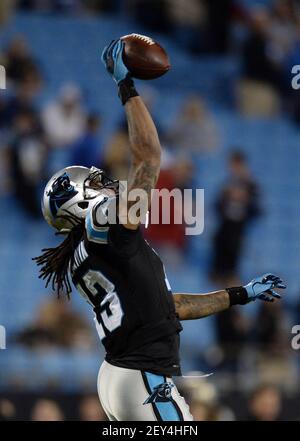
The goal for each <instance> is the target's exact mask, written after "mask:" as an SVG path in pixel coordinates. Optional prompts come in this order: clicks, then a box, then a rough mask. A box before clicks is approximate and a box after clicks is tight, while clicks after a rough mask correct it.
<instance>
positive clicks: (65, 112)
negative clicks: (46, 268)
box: [0, 0, 300, 421]
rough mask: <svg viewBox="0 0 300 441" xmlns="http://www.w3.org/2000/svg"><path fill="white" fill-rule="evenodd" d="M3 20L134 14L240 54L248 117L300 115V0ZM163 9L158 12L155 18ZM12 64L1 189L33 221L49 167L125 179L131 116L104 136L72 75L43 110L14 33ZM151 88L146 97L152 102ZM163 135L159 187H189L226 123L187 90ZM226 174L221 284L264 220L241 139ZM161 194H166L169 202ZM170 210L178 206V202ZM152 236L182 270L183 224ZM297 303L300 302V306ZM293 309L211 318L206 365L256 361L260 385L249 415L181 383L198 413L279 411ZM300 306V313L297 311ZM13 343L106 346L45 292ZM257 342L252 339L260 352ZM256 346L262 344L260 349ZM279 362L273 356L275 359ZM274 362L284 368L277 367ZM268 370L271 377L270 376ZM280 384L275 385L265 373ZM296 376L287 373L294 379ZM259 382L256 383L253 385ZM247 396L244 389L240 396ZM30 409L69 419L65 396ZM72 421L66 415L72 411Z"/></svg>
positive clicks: (199, 43)
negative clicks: (294, 90) (297, 90)
mask: <svg viewBox="0 0 300 441" xmlns="http://www.w3.org/2000/svg"><path fill="white" fill-rule="evenodd" d="M0 3H1V5H0V20H2V21H4V20H9V15H10V13H13V8H14V6H15V7H18V8H20V9H22V10H26V11H28V10H38V11H39V12H46V13H58V12H59V13H66V14H74V13H76V14H83V13H84V14H94V13H95V14H97V13H101V14H103V13H116V14H125V15H126V14H130V15H131V16H134V18H135V19H136V20H137V21H138V22H139V23H140V24H143V25H144V26H145V27H146V28H147V29H150V30H154V31H159V32H165V33H166V34H168V35H169V36H171V37H172V38H174V41H176V42H177V44H178V45H179V46H180V47H182V49H183V50H186V51H188V52H190V53H191V54H193V56H201V55H207V54H214V55H221V56H222V55H225V54H236V53H239V54H240V59H241V70H240V76H239V79H238V81H237V82H236V108H237V110H238V111H239V112H241V113H242V114H244V115H255V116H268V117H273V116H276V115H278V114H279V113H280V112H281V111H282V110H285V111H287V112H288V113H289V115H290V116H291V118H293V119H294V121H295V122H296V123H299V122H300V101H299V96H298V95H296V94H291V93H290V85H289V81H290V71H291V67H292V66H293V64H297V59H299V58H300V53H299V51H300V8H299V6H298V2H296V1H293V0H278V1H274V2H272V4H271V6H270V7H262V6H260V7H255V8H253V9H250V10H248V9H246V8H245V7H244V6H243V4H242V2H240V1H234V0H226V1H225V0H223V1H222V2H220V1H218V2H217V1H216V0H126V1H121V0H115V1H108V0H99V1H97V0H89V1H85V2H83V1H81V0H68V1H66V0H19V1H15V2H9V1H5V0H2V1H1V2H0ZM157 14H159V16H160V20H159V22H158V21H157ZM0 64H1V65H4V66H5V68H6V72H7V80H8V93H6V94H5V95H4V94H0V132H1V141H0V195H8V194H9V195H14V196H15V198H16V200H17V201H18V203H19V204H20V207H22V209H23V210H24V213H26V214H27V215H28V216H29V217H30V218H32V219H34V220H35V221H37V222H38V221H39V220H40V218H41V211H40V197H41V191H42V189H43V186H44V184H45V182H46V181H47V179H48V178H49V176H51V174H52V173H53V172H54V171H56V169H59V168H60V167H64V166H66V165H67V164H77V165H83V166H87V167H90V166H92V165H94V166H97V167H101V168H104V169H105V170H106V171H107V172H108V173H109V174H111V175H112V176H113V177H114V178H119V179H124V178H126V173H127V170H128V165H129V155H128V151H129V149H128V142H129V140H128V135H127V127H126V122H125V121H124V120H121V121H119V122H118V124H116V127H115V129H114V131H113V133H112V135H111V137H110V139H109V140H106V141H105V142H104V140H103V137H102V127H103V125H104V124H105V115H100V114H98V113H95V112H93V111H91V110H90V109H88V107H87V105H86V103H85V100H84V97H83V94H82V91H81V89H80V87H79V86H78V85H77V84H71V83H66V84H64V85H63V86H62V87H61V88H60V89H59V90H58V91H57V95H56V96H54V97H53V98H52V100H51V101H50V102H48V103H46V104H45V105H43V107H42V108H40V107H39V105H38V104H37V103H38V97H39V95H40V94H41V92H42V91H43V90H44V88H46V87H47V74H46V72H44V69H43V64H42V60H38V59H36V58H35V57H34V55H33V54H32V52H31V49H30V47H29V45H28V44H27V42H26V39H25V38H24V37H23V36H20V35H18V36H16V37H14V38H12V39H11V40H10V41H9V43H8V45H7V46H6V47H4V48H3V50H2V52H1V53H0ZM153 97H154V95H152V94H151V93H150V96H145V100H146V102H147V105H148V106H149V107H150V108H151V106H152V99H153ZM160 136H161V140H162V143H163V148H164V152H163V162H162V171H161V174H160V177H159V181H158V184H157V188H159V189H160V188H167V189H169V190H172V189H173V188H179V189H180V190H181V191H183V190H184V189H185V188H192V187H193V185H194V173H195V170H194V164H193V157H194V156H193V155H197V156H198V157H200V158H201V154H202V153H205V152H210V151H214V150H216V149H218V148H219V146H220V145H221V136H222V135H221V130H220V128H219V127H218V124H217V123H216V120H215V118H214V115H213V113H212V112H211V111H210V109H209V106H208V104H207V103H206V102H205V100H204V99H203V97H201V96H200V95H198V94H195V93H193V94H191V95H189V96H186V97H185V99H184V100H183V103H182V107H181V108H179V109H178V112H177V117H176V118H175V119H174V121H173V122H172V123H171V124H170V126H169V127H168V129H167V130H163V129H162V130H161V131H160ZM226 174H227V176H226V179H225V181H224V182H223V184H222V185H221V187H220V188H219V190H218V194H217V197H216V200H215V202H214V209H215V214H216V224H215V228H214V231H213V234H212V238H211V249H210V253H211V263H210V267H209V268H208V271H207V275H208V277H209V278H210V280H211V281H212V283H214V286H217V287H219V286H220V287H224V286H229V285H235V284H239V283H240V279H239V277H240V268H239V265H240V261H241V257H242V255H243V251H244V242H245V237H246V236H247V231H248V228H249V226H250V225H251V224H252V223H253V222H259V219H260V216H263V215H264V213H263V212H262V209H261V207H262V205H263V204H262V201H261V199H262V197H263V196H262V194H261V191H260V187H259V182H257V177H256V176H255V175H253V173H252V171H251V168H250V165H249V162H248V158H247V156H246V155H245V153H243V148H239V147H236V146H233V147H232V151H231V153H230V154H229V156H228V159H227V171H226ZM161 203H163V200H162V202H161ZM171 208H172V207H171ZM145 235H146V237H147V239H149V240H150V241H151V243H152V244H153V245H154V246H155V247H156V248H157V249H158V250H159V252H160V254H161V255H162V257H163V259H164V258H165V259H167V261H168V262H169V263H170V264H173V265H174V266H175V267H176V265H179V264H180V263H181V262H182V259H183V256H184V253H185V250H186V249H187V247H188V246H189V242H188V238H187V236H186V235H185V232H184V225H178V224H176V223H175V221H174V219H173V218H171V222H170V225H150V226H149V227H148V228H147V229H146V230H145ZM299 311H300V309H299ZM285 314H286V312H285V310H283V309H282V306H281V305H280V303H276V304H275V305H271V307H270V306H269V305H268V304H267V305H265V304H260V305H259V308H258V311H257V315H256V317H255V319H254V320H249V318H248V317H247V316H245V315H244V314H243V311H242V310H241V309H238V308H235V309H230V310H228V311H226V312H224V313H222V314H219V315H217V316H216V317H215V318H214V330H215V334H216V345H215V346H214V347H212V348H210V350H209V351H207V353H204V354H202V355H201V359H200V356H199V364H200V365H202V366H204V368H205V370H206V369H208V370H209V369H211V368H217V369H218V371H219V372H223V373H224V374H225V377H224V378H226V373H229V372H230V374H231V375H232V374H233V380H231V381H233V382H235V381H238V378H239V377H238V375H239V373H240V372H244V374H245V372H246V373H247V372H248V371H249V370H250V368H251V367H253V366H255V370H256V377H257V380H259V381H260V383H261V385H260V386H259V387H254V386H253V387H252V393H251V395H250V396H249V397H248V408H247V409H245V410H244V415H241V414H239V413H238V410H237V411H236V409H233V407H231V406H230V403H228V404H227V403H226V404H223V400H222V397H220V396H218V393H217V391H216V389H215V388H214V386H212V385H211V384H210V383H208V382H205V381H200V382H199V381H198V382H195V384H194V383H193V382H190V383H188V382H187V383H186V384H182V385H181V386H182V389H183V390H185V391H186V393H188V395H189V397H190V403H191V409H192V413H193V415H194V417H195V419H196V420H199V421H203V420H224V419H225V420H232V419H238V418H239V419H247V420H269V421H271V420H277V419H280V418H281V417H282V408H283V405H282V400H283V397H282V395H281V391H280V389H279V388H278V387H277V386H274V384H275V385H276V384H279V383H281V382H282V378H283V377H284V372H291V368H290V358H289V356H288V353H287V351H288V349H287V348H288V347H289V344H288V342H287V341H286V340H285V337H284V336H286V335H287V332H286V331H285V330H286V324H287V318H286V316H285ZM299 315H300V313H299ZM13 340H14V342H16V343H18V344H20V345H22V346H24V347H26V348H29V349H31V350H35V351H40V350H42V351H44V350H47V349H51V348H53V347H56V348H63V349H66V350H68V349H74V348H78V349H80V350H82V349H84V350H93V348H95V346H96V345H97V344H98V341H95V334H94V332H93V331H91V327H90V324H89V323H86V322H85V320H84V319H83V318H82V317H81V316H80V315H78V313H77V312H76V311H75V310H73V309H72V307H71V306H70V304H69V303H67V302H65V301H62V300H60V301H58V300H57V299H55V298H50V300H46V301H45V302H44V304H42V306H41V307H40V308H39V309H38V310H37V312H36V314H35V316H34V317H33V320H32V322H31V323H28V326H27V328H26V329H24V330H23V331H22V332H20V333H18V334H17V335H15V336H13ZM253 348H256V351H255V353H254V352H253ZM257 349H258V350H257ZM275 361H276V363H275ZM275 365H276V367H275ZM266 373H267V378H266ZM270 380H271V381H272V384H269V383H267V381H270ZM290 382H292V378H291V377H290V375H288V376H287V377H286V383H287V385H288V386H289V384H290ZM250 386H251V385H250ZM243 398H244V399H245V397H243ZM74 412H75V415H79V419H81V420H93V419H95V420H103V419H104V415H103V411H102V410H101V408H100V405H99V402H98V399H97V398H96V397H93V396H87V397H83V398H82V399H80V400H78V408H77V410H76V411H74ZM16 417H18V409H16V408H15V405H14V401H13V399H11V400H10V399H2V400H1V399H0V419H1V418H2V419H14V418H16ZM29 418H30V419H31V420H34V421H38V420H64V419H65V418H67V416H66V414H65V410H64V408H63V406H62V405H61V404H60V402H59V401H56V400H54V399H52V398H39V399H38V400H37V401H36V402H35V403H34V404H33V405H32V406H31V407H30V411H29ZM68 418H69V417H68Z"/></svg>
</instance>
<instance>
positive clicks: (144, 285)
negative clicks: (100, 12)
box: [35, 40, 285, 421]
mask: <svg viewBox="0 0 300 441" xmlns="http://www.w3.org/2000/svg"><path fill="white" fill-rule="evenodd" d="M123 46H124V43H123V42H122V41H121V40H117V41H113V42H112V43H111V44H110V45H109V46H108V47H107V48H106V49H105V50H104V52H103V54H102V61H103V63H104V65H105V66H106V68H107V70H108V72H109V73H110V75H111V76H112V78H113V79H114V81H115V82H116V83H117V87H118V91H119V97H120V99H121V102H122V104H123V106H124V109H125V113H126V117H127V122H128V131H129V139H130V153H131V159H132V161H131V168H130V170H129V173H128V191H131V190H133V189H142V190H144V193H145V194H146V196H147V197H145V198H144V199H142V204H143V203H144V204H147V206H146V207H144V208H145V209H146V210H148V208H149V205H150V200H151V190H152V189H154V188H155V185H156V181H157V178H158V175H159V171H160V160H161V146H160V142H159V138H158V135H157V131H156V128H155V125H154V123H153V121H152V118H151V116H150V114H149V112H148V110H147V109H146V107H145V105H144V103H143V101H142V99H141V98H140V97H139V95H138V92H137V90H136V88H135V85H134V82H133V80H132V78H131V76H130V73H129V72H128V70H127V68H126V66H125V65H124V63H123V60H122V52H123ZM122 198H123V195H122V192H121V191H120V188H119V182H118V181H116V180H112V179H110V178H109V177H108V176H107V175H106V174H105V173H104V171H103V170H99V169H97V168H95V167H92V168H91V169H88V168H85V167H78V166H72V167H67V168H65V169H64V170H61V171H59V172H58V173H56V174H55V175H54V176H53V177H52V178H51V179H50V181H49V182H48V184H47V186H46V188H45V192H44V197H43V206H42V209H43V214H44V217H45V219H46V221H47V222H48V223H49V224H50V225H51V226H53V227H54V228H55V229H56V230H57V232H58V234H64V235H66V238H65V240H64V241H63V242H62V243H61V244H60V245H59V246H57V247H56V248H48V249H44V250H43V252H44V253H43V255H42V256H40V257H37V258H35V259H36V261H37V264H38V265H40V266H41V270H40V272H41V273H40V277H42V278H43V279H45V281H46V285H48V284H49V283H50V284H51V285H52V288H53V289H54V290H56V291H57V292H58V294H61V293H66V294H67V295H68V296H69V294H70V293H71V280H72V281H73V284H74V285H75V287H76V288H77V290H78V292H79V293H80V294H81V295H82V296H83V298H84V299H85V300H86V301H87V302H88V303H89V304H90V305H91V307H92V308H93V311H94V313H95V324H96V328H97V330H98V333H99V336H100V339H101V340H102V343H103V345H104V347H105V350H106V357H105V361H104V362H103V364H102V366H101V368H100V371H99V376H98V392H99V397H100V401H101V404H102V406H103V409H104V411H105V412H106V414H107V416H108V418H109V419H110V420H117V421H128V420H132V421H138V420H140V421H151V420H152V421H176V420H178V421H179V420H181V421H188V420H192V416H191V414H190V412H189V408H188V405H187V404H186V402H185V400H184V398H183V397H181V396H180V394H179V392H178V390H177V388H176V386H175V384H174V382H173V379H172V377H173V376H180V375H181V370H180V360H179V333H180V331H181V330H182V326H181V321H182V320H190V319H200V318H202V317H206V316H208V315H211V314H215V313H217V312H220V311H224V310H226V309H227V308H230V307H233V306H234V305H238V304H247V303H249V302H251V301H253V300H256V299H261V300H265V301H270V302H271V301H273V300H274V299H277V298H280V295H279V294H278V293H277V292H276V291H274V288H281V289H284V288H285V285H284V284H283V282H282V280H281V279H280V278H279V277H277V276H275V275H273V274H265V275H263V276H261V277H257V278H256V279H254V280H252V281H251V282H250V283H248V284H247V285H246V286H239V287H232V288H227V289H224V290H223V291H217V292H212V293H208V294H184V293H176V294H173V293H172V291H171V288H170V285H169V283H168V280H167V277H166V274H165V270H164V265H163V263H162V261H161V259H160V258H159V256H158V255H157V254H156V252H155V251H154V250H153V249H152V248H151V246H150V245H149V244H148V243H147V242H146V241H145V240H144V238H143V234H142V230H141V228H140V225H139V222H138V221H132V220H131V219H130V218H129V217H128V216H127V211H128V210H130V208H131V206H132V204H133V203H134V202H132V201H127V203H126V204H121V199H122ZM113 205H114V206H116V207H119V208H120V207H121V205H123V209H122V208H120V209H119V211H118V217H117V222H110V221H109V211H110V207H111V206H113ZM124 206H125V208H124ZM141 211H142V210H141ZM121 220H122V221H121Z"/></svg>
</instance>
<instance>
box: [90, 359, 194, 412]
mask: <svg viewBox="0 0 300 441" xmlns="http://www.w3.org/2000/svg"><path fill="white" fill-rule="evenodd" d="M164 381H165V378H164V377H163V376H162V375H154V374H150V373H144V372H142V371H139V370H135V369H126V368H121V367H117V366H113V365H111V364H110V363H108V362H107V361H104V362H103V364H102V366H101V368H100V370H99V375H98V394H99V398H100V402H101V405H102V407H103V409H104V412H105V413H106V415H107V416H108V418H109V419H110V420H111V421H176V420H177V421H179V420H181V421H192V420H193V417H192V415H191V414H190V411H189V407H188V405H187V403H186V402H185V399H184V398H183V397H182V396H181V395H180V394H179V392H178V390H177V387H176V386H175V385H174V387H172V389H171V400H170V401H168V402H165V403H154V404H143V403H144V402H145V400H146V399H147V398H148V397H149V395H150V393H149V392H151V391H152V390H153V388H152V386H153V385H154V384H155V385H157V384H159V383H163V382H164ZM167 381H168V382H170V383H172V384H174V383H173V380H172V379H171V378H167Z"/></svg>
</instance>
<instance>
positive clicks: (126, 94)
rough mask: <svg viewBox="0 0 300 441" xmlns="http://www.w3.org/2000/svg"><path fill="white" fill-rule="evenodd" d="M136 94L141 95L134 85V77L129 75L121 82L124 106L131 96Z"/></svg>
mask: <svg viewBox="0 0 300 441" xmlns="http://www.w3.org/2000/svg"><path fill="white" fill-rule="evenodd" d="M134 96H139V94H138V92H137V90H136V88H135V87H134V82H133V79H132V78H130V76H127V77H126V78H125V79H124V80H122V81H120V82H119V98H120V100H121V101H122V104H123V106H124V105H125V104H126V103H127V101H128V100H129V98H133V97H134Z"/></svg>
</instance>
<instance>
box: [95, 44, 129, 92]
mask: <svg viewBox="0 0 300 441" xmlns="http://www.w3.org/2000/svg"><path fill="white" fill-rule="evenodd" d="M124 45H125V43H124V41H122V40H112V42H111V43H110V44H109V45H108V46H106V47H105V48H104V50H103V52H102V55H101V60H102V63H103V64H104V66H105V68H106V70H107V71H108V72H109V73H110V75H111V76H112V77H113V79H114V80H115V82H116V83H117V84H119V83H120V82H121V81H122V80H124V79H125V78H127V77H128V76H130V73H129V70H128V69H127V67H126V66H125V64H124V62H123V50H124Z"/></svg>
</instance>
